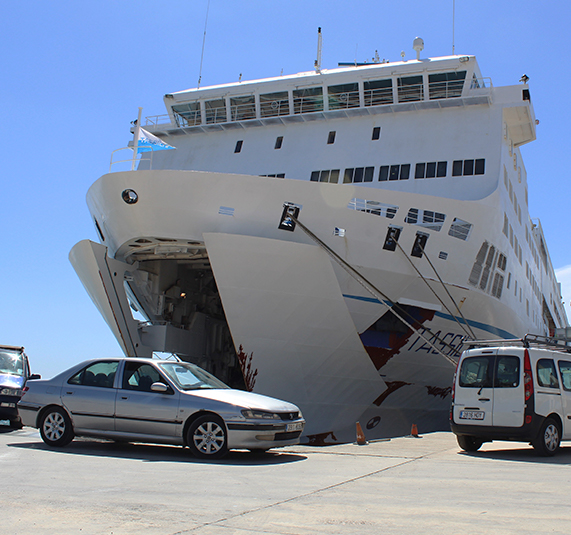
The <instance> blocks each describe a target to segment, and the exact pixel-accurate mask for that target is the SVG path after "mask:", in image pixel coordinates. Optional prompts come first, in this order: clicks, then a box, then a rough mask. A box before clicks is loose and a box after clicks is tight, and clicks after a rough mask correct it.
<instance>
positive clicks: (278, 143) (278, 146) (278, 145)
mask: <svg viewBox="0 0 571 535" xmlns="http://www.w3.org/2000/svg"><path fill="white" fill-rule="evenodd" d="M283 141H284V138H283V136H278V137H277V138H276V144H275V145H274V149H281V148H282V143H283Z"/></svg>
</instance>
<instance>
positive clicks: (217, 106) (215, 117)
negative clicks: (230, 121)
mask: <svg viewBox="0 0 571 535" xmlns="http://www.w3.org/2000/svg"><path fill="white" fill-rule="evenodd" d="M204 108H205V109H204V112H205V115H206V122H207V123H209V124H210V123H225V122H226V101H225V100H224V99H223V98H217V99H215V100H207V101H206V102H205V103H204Z"/></svg>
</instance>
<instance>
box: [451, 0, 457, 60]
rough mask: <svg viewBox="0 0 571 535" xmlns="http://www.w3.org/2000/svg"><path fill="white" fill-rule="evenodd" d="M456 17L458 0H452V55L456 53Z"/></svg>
mask: <svg viewBox="0 0 571 535" xmlns="http://www.w3.org/2000/svg"><path fill="white" fill-rule="evenodd" d="M455 19H456V0H452V55H453V56H454V55H455V54H456V52H455V48H454V21H455Z"/></svg>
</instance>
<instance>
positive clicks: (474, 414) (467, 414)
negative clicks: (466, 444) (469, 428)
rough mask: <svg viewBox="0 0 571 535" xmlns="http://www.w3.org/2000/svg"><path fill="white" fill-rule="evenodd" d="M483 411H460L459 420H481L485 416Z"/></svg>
mask: <svg viewBox="0 0 571 535" xmlns="http://www.w3.org/2000/svg"><path fill="white" fill-rule="evenodd" d="M485 414H486V413H485V412H484V411H460V419H461V420H483V419H484V416H485Z"/></svg>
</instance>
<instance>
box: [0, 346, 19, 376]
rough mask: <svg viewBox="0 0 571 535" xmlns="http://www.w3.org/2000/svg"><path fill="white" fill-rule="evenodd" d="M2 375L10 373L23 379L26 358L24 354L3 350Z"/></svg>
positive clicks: (0, 353) (0, 365) (0, 368)
mask: <svg viewBox="0 0 571 535" xmlns="http://www.w3.org/2000/svg"><path fill="white" fill-rule="evenodd" d="M0 373H8V374H10V375H18V376H20V377H22V376H23V375H24V357H23V355H22V353H19V352H17V351H8V350H6V349H3V350H1V351H0Z"/></svg>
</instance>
